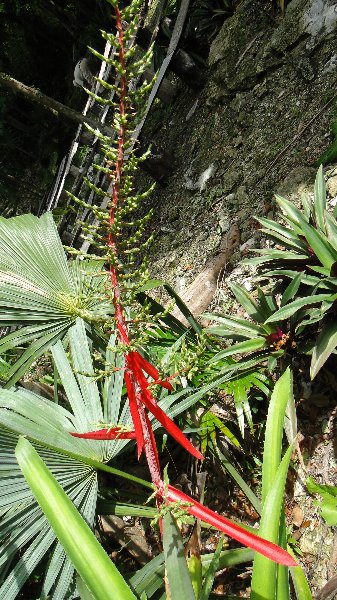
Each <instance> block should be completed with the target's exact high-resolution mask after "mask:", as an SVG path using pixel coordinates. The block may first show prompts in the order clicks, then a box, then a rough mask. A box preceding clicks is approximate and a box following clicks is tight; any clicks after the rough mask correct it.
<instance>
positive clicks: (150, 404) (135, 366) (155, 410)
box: [126, 352, 204, 460]
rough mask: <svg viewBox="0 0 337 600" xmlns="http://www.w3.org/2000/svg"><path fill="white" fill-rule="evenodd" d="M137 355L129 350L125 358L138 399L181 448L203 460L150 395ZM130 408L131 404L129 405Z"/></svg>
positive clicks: (138, 355)
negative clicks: (138, 392) (135, 386)
mask: <svg viewBox="0 0 337 600" xmlns="http://www.w3.org/2000/svg"><path fill="white" fill-rule="evenodd" d="M139 357H140V354H138V352H130V353H129V354H128V355H127V357H126V360H127V364H128V365H129V369H130V370H131V371H132V373H133V374H134V375H135V378H136V380H137V383H138V385H139V389H140V400H141V402H142V404H144V406H145V407H146V408H147V410H148V411H150V412H151V413H152V414H153V416H154V417H155V418H156V419H157V421H159V423H160V424H161V425H162V426H163V427H164V429H166V431H167V432H168V433H169V434H170V435H171V436H172V437H173V438H174V439H175V440H176V441H177V442H178V443H179V444H180V445H181V446H183V448H185V450H187V451H188V452H190V454H192V456H195V457H196V458H198V459H200V460H203V458H204V457H203V455H202V454H201V452H199V450H197V449H196V448H195V447H194V446H193V444H191V442H190V441H189V440H188V439H187V438H186V437H185V435H184V434H183V432H182V431H181V430H180V429H179V427H177V425H176V424H175V423H174V422H173V421H172V419H170V417H168V415H167V414H166V413H165V412H164V411H163V410H162V409H161V408H160V406H158V404H157V402H156V400H155V399H154V397H153V396H152V394H151V392H150V390H149V384H148V381H147V379H146V377H145V375H144V373H143V372H142V367H141V365H142V364H143V363H142V362H141V361H139ZM143 360H144V359H143ZM148 364H149V363H148ZM151 367H152V365H151ZM153 369H154V370H156V369H155V367H153ZM131 395H132V394H131ZM129 400H130V396H129ZM130 410H131V406H130ZM134 427H135V430H136V431H137V426H136V423H135V421H134ZM137 444H138V438H137ZM138 453H139V445H138Z"/></svg>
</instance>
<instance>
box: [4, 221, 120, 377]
mask: <svg viewBox="0 0 337 600" xmlns="http://www.w3.org/2000/svg"><path fill="white" fill-rule="evenodd" d="M102 292H103V288H102V276H99V271H98V268H97V266H94V265H93V264H92V263H91V264H90V263H88V261H85V262H83V263H81V262H79V261H74V262H73V263H71V264H69V263H68V262H67V259H66V255H65V252H64V250H63V247H62V243H61V241H60V238H59V235H58V232H57V229H56V227H55V224H54V221H53V218H52V216H51V214H50V213H46V214H45V215H43V216H42V217H40V218H37V217H34V216H33V215H23V216H20V217H13V218H12V219H7V220H6V219H4V218H1V219H0V323H1V325H2V326H6V325H9V326H16V327H19V328H17V329H15V331H14V332H12V333H10V334H9V335H7V336H5V337H2V338H1V340H0V352H1V353H4V352H6V351H7V350H8V349H10V348H14V347H17V346H21V345H24V344H27V343H29V342H31V344H30V346H29V347H28V348H27V350H25V351H24V352H23V354H22V355H21V357H20V358H19V360H18V361H17V362H16V363H15V364H14V365H13V366H12V367H11V369H10V371H9V373H8V380H7V382H6V386H5V387H8V388H9V387H11V386H12V385H13V384H14V383H15V382H16V381H17V380H18V379H19V378H20V377H21V376H22V374H23V373H24V372H25V371H26V370H27V369H28V368H29V367H30V365H31V364H32V363H33V362H34V361H35V360H36V359H37V358H38V357H39V356H41V354H43V353H44V352H45V351H46V350H47V349H48V348H49V347H50V346H52V345H53V344H55V343H56V342H57V340H59V339H61V338H62V337H64V335H65V334H66V333H67V331H68V330H69V327H71V326H72V325H73V324H74V322H75V320H76V317H77V316H82V317H84V318H85V319H86V320H87V321H89V322H92V321H95V320H96V321H97V320H98V321H99V320H100V319H101V318H102V315H106V314H109V313H111V311H112V308H111V306H109V305H108V303H107V302H106V301H105V299H102ZM105 318H106V317H105Z"/></svg>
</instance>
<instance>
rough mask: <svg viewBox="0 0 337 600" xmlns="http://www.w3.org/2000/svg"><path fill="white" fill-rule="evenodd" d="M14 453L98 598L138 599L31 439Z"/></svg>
mask: <svg viewBox="0 0 337 600" xmlns="http://www.w3.org/2000/svg"><path fill="white" fill-rule="evenodd" d="M15 455H16V458H17V461H18V463H19V465H20V468H21V470H22V473H23V475H24V477H25V479H26V481H27V483H28V485H29V487H30V488H31V490H32V492H33V494H34V496H35V498H36V500H37V502H38V503H39V505H40V508H41V510H42V511H43V512H44V514H45V515H46V517H47V519H48V521H49V523H50V525H51V527H52V529H53V531H54V533H55V535H56V536H57V538H58V540H59V541H60V542H61V544H62V546H63V548H64V550H65V552H66V553H67V555H68V557H69V558H70V560H71V561H72V563H73V565H74V567H75V569H76V571H77V572H78V574H79V575H80V577H81V578H82V579H83V581H84V582H85V584H86V586H87V587H88V589H89V590H90V592H91V593H92V595H93V597H94V599H95V600H111V599H112V598H114V600H136V598H135V596H134V594H133V593H132V592H131V590H130V588H129V586H128V585H127V583H126V582H125V580H124V579H123V577H122V576H121V574H120V573H119V571H118V569H117V568H116V567H115V565H114V564H113V562H112V561H111V560H110V558H109V557H108V555H107V554H106V552H105V551H104V550H103V548H102V546H101V545H100V543H99V542H98V540H97V539H96V538H95V535H94V533H93V532H92V531H91V529H90V527H89V526H88V525H87V524H86V522H85V521H84V519H83V518H82V517H81V515H80V513H79V512H78V510H77V509H76V508H75V506H74V504H73V503H72V502H71V500H70V499H69V498H68V496H67V494H66V493H65V492H64V490H63V489H62V487H61V486H60V484H59V483H58V482H57V481H56V479H55V477H54V476H53V475H52V474H51V473H50V471H49V469H48V468H47V467H46V465H45V463H44V462H43V460H42V459H41V458H40V457H39V455H38V453H37V452H36V450H35V449H34V447H33V446H32V445H31V443H30V442H28V440H26V439H25V438H23V437H20V438H19V441H18V444H17V447H16V450H15Z"/></svg>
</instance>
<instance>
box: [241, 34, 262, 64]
mask: <svg viewBox="0 0 337 600" xmlns="http://www.w3.org/2000/svg"><path fill="white" fill-rule="evenodd" d="M263 34H264V32H263V31H260V32H259V33H258V34H257V35H256V36H255V38H253V39H252V41H251V42H249V44H248V46H247V48H246V49H245V50H244V51H243V52H242V54H241V56H240V58H239V60H238V62H237V63H236V65H235V69H237V67H238V66H239V65H240V64H241V63H242V61H243V59H244V57H245V56H246V54H247V52H249V50H250V49H251V47H252V46H254V44H255V42H256V40H257V39H258V38H260V37H262V36H263Z"/></svg>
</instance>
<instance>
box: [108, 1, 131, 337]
mask: <svg viewBox="0 0 337 600" xmlns="http://www.w3.org/2000/svg"><path fill="white" fill-rule="evenodd" d="M115 17H116V28H117V33H118V41H119V48H118V58H119V64H120V66H121V69H122V74H121V76H120V81H119V114H120V117H121V124H120V127H119V131H118V142H117V160H116V163H115V172H114V174H113V176H112V179H113V188H112V196H111V206H110V212H109V234H108V247H109V248H110V249H111V252H112V254H113V255H114V257H115V263H117V258H118V257H117V250H116V243H115V239H114V236H113V232H112V227H113V225H114V222H115V216H116V210H117V206H118V199H119V190H120V183H121V177H122V171H123V163H124V146H125V134H126V127H125V124H124V117H125V111H126V93H127V83H126V76H125V66H126V62H125V48H124V43H123V25H122V16H121V12H120V10H119V8H118V6H116V7H115ZM109 272H110V281H111V286H112V289H113V293H114V296H113V303H114V308H115V320H116V326H117V329H118V333H119V337H120V340H121V342H122V343H123V344H125V345H126V346H130V340H129V336H128V330H127V325H126V322H125V317H124V313H123V309H122V305H121V291H120V287H119V283H118V277H117V270H116V266H115V264H112V263H111V262H110V266H109Z"/></svg>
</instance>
